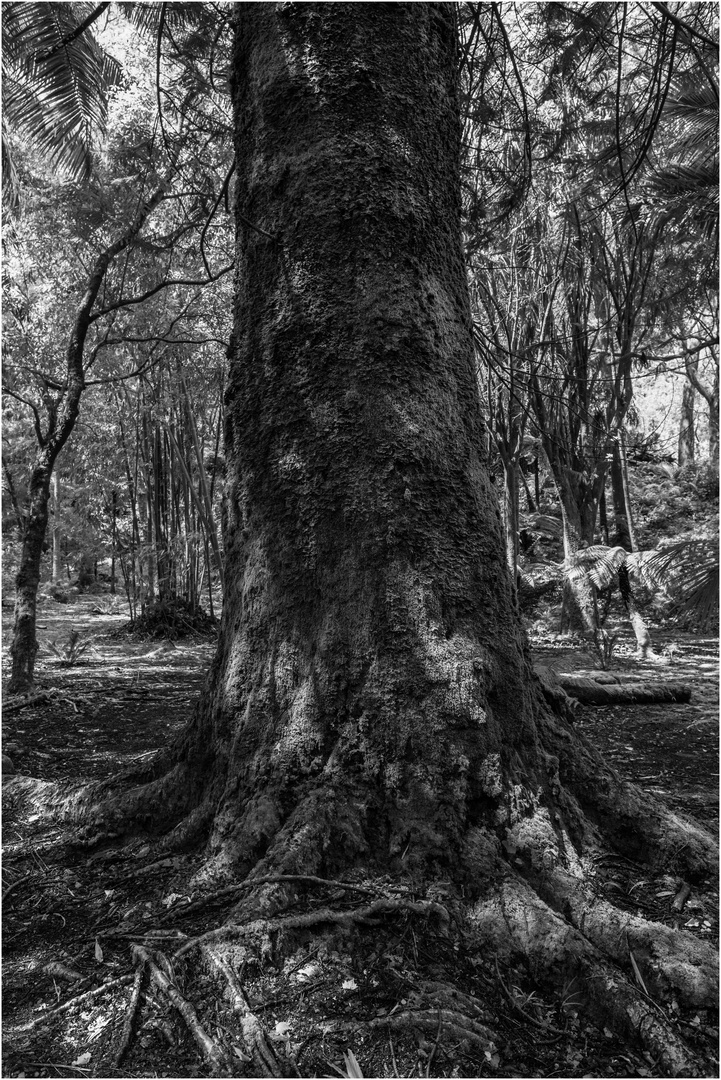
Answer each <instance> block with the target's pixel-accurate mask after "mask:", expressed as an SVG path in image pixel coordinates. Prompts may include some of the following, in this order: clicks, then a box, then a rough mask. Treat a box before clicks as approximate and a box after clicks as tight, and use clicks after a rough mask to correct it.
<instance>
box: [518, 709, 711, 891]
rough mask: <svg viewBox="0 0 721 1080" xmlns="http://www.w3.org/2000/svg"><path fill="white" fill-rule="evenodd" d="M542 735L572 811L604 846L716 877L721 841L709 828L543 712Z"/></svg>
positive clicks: (687, 874) (688, 872)
mask: <svg viewBox="0 0 721 1080" xmlns="http://www.w3.org/2000/svg"><path fill="white" fill-rule="evenodd" d="M539 733H540V735H541V739H542V742H543V745H544V747H545V749H546V751H547V753H548V756H549V760H550V761H554V760H557V768H558V781H559V785H560V788H561V790H562V792H564V793H565V796H564V797H565V801H566V803H567V811H568V812H569V814H570V816H571V817H573V818H575V820H576V821H577V822H581V823H584V824H585V827H586V829H588V827H589V826H591V827H593V826H595V827H596V828H597V829H598V830H599V831H600V833H601V834H602V837H603V841H604V844H605V845H610V846H611V847H613V848H614V849H615V850H616V851H618V852H620V853H622V854H623V855H625V856H627V857H628V858H630V859H632V860H634V861H635V862H641V863H644V864H646V865H648V866H653V867H662V866H664V867H668V866H670V865H675V866H676V867H677V868H678V871H679V873H680V874H681V875H682V876H683V877H689V878H690V879H691V880H695V879H697V878H699V877H701V878H705V877H709V876H711V877H715V876H716V873H717V868H718V842H717V840H716V838H715V837H714V836H712V835H711V833H710V832H709V831H708V830H707V829H705V828H703V826H701V825H699V824H698V822H696V821H694V820H693V819H692V818H689V817H685V816H684V815H683V814H680V813H677V812H676V811H674V810H671V809H669V808H668V807H667V806H665V805H664V804H663V803H662V802H659V801H658V800H657V799H654V798H653V797H652V796H650V795H648V794H646V793H645V792H644V791H642V790H641V789H640V788H638V787H636V786H635V785H634V784H631V783H628V782H627V781H624V780H622V779H621V777H620V776H619V775H618V773H616V772H615V770H614V769H612V768H610V766H609V765H608V764H607V763H606V761H605V760H604V759H603V757H602V755H601V754H600V753H599V751H598V750H597V749H596V748H595V747H594V746H593V745H592V744H591V743H590V742H589V741H588V739H586V738H584V737H583V736H582V735H581V734H579V733H577V732H575V733H574V732H572V731H571V730H570V729H567V728H566V727H565V726H564V725H563V723H562V722H561V721H559V720H558V719H557V718H555V717H552V716H550V715H548V714H546V713H544V714H542V715H541V716H540V717H539Z"/></svg>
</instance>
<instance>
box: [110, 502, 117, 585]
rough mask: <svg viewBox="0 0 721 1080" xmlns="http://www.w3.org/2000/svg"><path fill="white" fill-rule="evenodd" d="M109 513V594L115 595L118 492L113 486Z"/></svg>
mask: <svg viewBox="0 0 721 1080" xmlns="http://www.w3.org/2000/svg"><path fill="white" fill-rule="evenodd" d="M110 514H111V524H110V543H111V554H110V595H111V596H115V594H116V592H117V581H116V574H115V562H116V552H117V550H118V493H117V491H116V490H115V489H114V488H113V493H112V495H111V498H110Z"/></svg>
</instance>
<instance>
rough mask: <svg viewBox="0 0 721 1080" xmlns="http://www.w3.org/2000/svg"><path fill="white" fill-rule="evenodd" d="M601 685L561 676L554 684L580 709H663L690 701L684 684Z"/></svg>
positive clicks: (583, 678)
mask: <svg viewBox="0 0 721 1080" xmlns="http://www.w3.org/2000/svg"><path fill="white" fill-rule="evenodd" d="M604 675H605V677H604V679H603V682H599V681H597V680H596V679H589V678H585V677H583V676H581V675H561V674H558V675H557V676H556V680H554V682H555V685H556V686H560V688H561V689H562V690H565V692H566V693H567V694H568V696H569V697H572V698H576V700H577V701H578V702H580V704H581V705H663V704H683V703H685V702H687V701H690V700H691V687H690V686H687V685H685V684H684V683H660V682H652V681H649V682H641V681H639V682H621V681H620V680H619V681H618V682H609V681H607V679H608V676H607V674H606V673H604Z"/></svg>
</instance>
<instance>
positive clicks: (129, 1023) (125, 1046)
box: [115, 960, 145, 1065]
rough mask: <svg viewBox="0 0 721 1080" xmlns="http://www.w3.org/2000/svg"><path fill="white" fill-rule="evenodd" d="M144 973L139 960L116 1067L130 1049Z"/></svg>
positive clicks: (142, 964) (116, 1057)
mask: <svg viewBox="0 0 721 1080" xmlns="http://www.w3.org/2000/svg"><path fill="white" fill-rule="evenodd" d="M144 973H145V962H144V961H142V960H141V962H140V964H139V965H138V968H137V970H136V972H135V982H134V983H133V992H132V994H131V995H130V1002H129V1003H128V1009H127V1012H126V1014H125V1021H124V1022H123V1032H122V1035H121V1036H120V1045H119V1046H118V1049H117V1052H116V1054H115V1064H116V1065H120V1063H121V1061H122V1060H123V1058H124V1057H125V1055H126V1054H127V1052H128V1050H129V1049H130V1041H131V1039H132V1037H133V1024H134V1023H135V1014H136V1013H137V1011H138V1003H139V1001H140V987H141V985H142V982H143V975H144Z"/></svg>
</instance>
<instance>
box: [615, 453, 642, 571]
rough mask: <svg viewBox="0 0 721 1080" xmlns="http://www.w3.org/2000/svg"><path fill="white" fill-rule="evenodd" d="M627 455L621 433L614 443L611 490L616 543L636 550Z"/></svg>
mask: <svg viewBox="0 0 721 1080" xmlns="http://www.w3.org/2000/svg"><path fill="white" fill-rule="evenodd" d="M625 461H626V456H625V450H624V449H623V447H622V441H621V435H619V440H618V441H617V442H615V443H614V445H613V456H612V458H611V490H612V492H613V516H614V523H615V526H616V536H615V543H616V544H617V545H618V546H619V547H622V548H625V549H626V551H635V550H636V544H635V542H634V536H635V530H634V526H633V517H632V513H631V506H630V504H629V500H628V478H627V472H626V465H625Z"/></svg>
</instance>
